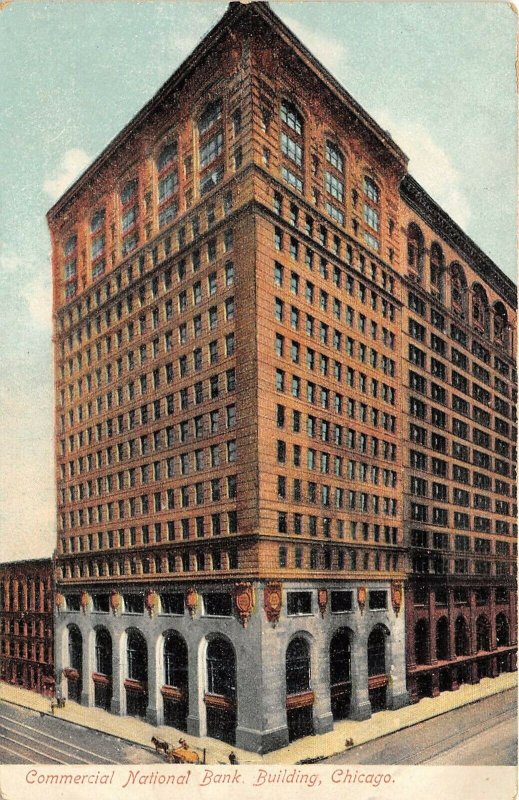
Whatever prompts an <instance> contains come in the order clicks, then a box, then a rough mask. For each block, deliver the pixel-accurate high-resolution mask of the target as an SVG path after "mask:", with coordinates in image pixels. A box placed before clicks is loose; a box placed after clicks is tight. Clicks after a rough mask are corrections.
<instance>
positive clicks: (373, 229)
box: [363, 175, 380, 251]
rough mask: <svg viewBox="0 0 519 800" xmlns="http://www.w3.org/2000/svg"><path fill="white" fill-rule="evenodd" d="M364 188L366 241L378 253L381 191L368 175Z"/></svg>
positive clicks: (365, 178)
mask: <svg viewBox="0 0 519 800" xmlns="http://www.w3.org/2000/svg"><path fill="white" fill-rule="evenodd" d="M363 188H364V203H363V216H364V225H365V229H364V233H363V235H364V241H365V242H366V244H368V245H369V246H370V247H372V248H373V249H374V250H377V251H378V250H379V247H380V242H379V239H378V236H379V230H380V209H379V208H378V204H379V200H380V190H379V188H378V184H376V183H375V181H374V180H373V178H370V177H369V176H368V175H365V176H364V182H363Z"/></svg>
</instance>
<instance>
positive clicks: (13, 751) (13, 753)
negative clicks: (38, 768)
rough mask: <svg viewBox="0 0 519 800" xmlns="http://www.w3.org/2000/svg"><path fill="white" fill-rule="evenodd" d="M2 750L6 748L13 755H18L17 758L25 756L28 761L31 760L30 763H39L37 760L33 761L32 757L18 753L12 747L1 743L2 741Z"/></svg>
mask: <svg viewBox="0 0 519 800" xmlns="http://www.w3.org/2000/svg"><path fill="white" fill-rule="evenodd" d="M8 741H11V740H10V739H9V740H8ZM11 744H18V742H11ZM20 747H22V748H23V747H24V745H20ZM0 750H5V752H6V753H11V754H12V755H13V756H16V758H24V759H25V760H26V761H28V762H29V764H37V763H38V762H37V761H33V759H32V758H29V756H25V755H22V754H21V753H17V752H16V750H11V748H10V747H6V745H5V744H1V743H0Z"/></svg>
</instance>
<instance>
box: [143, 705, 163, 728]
mask: <svg viewBox="0 0 519 800" xmlns="http://www.w3.org/2000/svg"><path fill="white" fill-rule="evenodd" d="M146 722H149V724H150V725H161V721H160V720H159V713H158V711H157V709H156V708H147V709H146Z"/></svg>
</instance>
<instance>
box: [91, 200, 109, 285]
mask: <svg viewBox="0 0 519 800" xmlns="http://www.w3.org/2000/svg"><path fill="white" fill-rule="evenodd" d="M105 243H106V239H105V211H104V208H103V209H101V210H99V211H96V212H95V214H94V215H93V216H92V219H91V220H90V255H91V259H92V277H93V278H98V277H99V276H100V275H102V274H103V273H104V271H105V259H104V254H105Z"/></svg>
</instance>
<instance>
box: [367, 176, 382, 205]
mask: <svg viewBox="0 0 519 800" xmlns="http://www.w3.org/2000/svg"><path fill="white" fill-rule="evenodd" d="M364 194H365V195H366V197H367V198H368V200H371V201H372V202H373V203H378V202H379V200H380V191H379V188H378V186H377V184H376V183H375V181H374V180H372V179H371V178H368V177H367V176H365V177H364Z"/></svg>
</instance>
